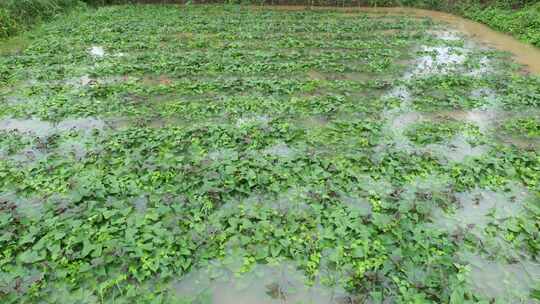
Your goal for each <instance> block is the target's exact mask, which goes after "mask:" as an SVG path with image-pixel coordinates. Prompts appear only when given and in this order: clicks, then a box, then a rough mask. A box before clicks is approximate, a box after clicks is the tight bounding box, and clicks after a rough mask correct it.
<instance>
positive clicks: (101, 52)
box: [88, 45, 105, 58]
mask: <svg viewBox="0 0 540 304" xmlns="http://www.w3.org/2000/svg"><path fill="white" fill-rule="evenodd" d="M88 52H89V53H90V55H92V57H94V58H102V57H104V56H105V49H104V48H103V47H101V46H96V45H94V46H92V47H91V48H90V50H89V51H88Z"/></svg>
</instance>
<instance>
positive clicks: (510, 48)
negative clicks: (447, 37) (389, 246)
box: [255, 5, 540, 74]
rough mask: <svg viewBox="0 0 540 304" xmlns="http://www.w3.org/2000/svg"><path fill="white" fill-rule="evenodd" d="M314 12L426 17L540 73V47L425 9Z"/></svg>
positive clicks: (450, 15)
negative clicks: (508, 53) (506, 54)
mask: <svg viewBox="0 0 540 304" xmlns="http://www.w3.org/2000/svg"><path fill="white" fill-rule="evenodd" d="M272 8H276V9H284V10H304V9H307V8H308V7H307V6H282V5H278V6H272ZM255 9H267V7H264V8H262V7H260V8H258V7H255ZM311 9H315V10H328V9H331V10H339V11H343V12H347V13H356V12H363V13H372V14H383V15H404V16H413V17H420V18H423V17H428V18H431V19H433V20H436V21H442V22H445V23H448V24H450V26H451V27H453V28H455V29H456V30H458V31H459V32H462V33H464V34H465V35H467V36H469V37H470V38H472V39H473V40H474V41H476V42H479V43H481V44H485V45H487V46H490V47H493V48H495V49H497V50H500V51H505V52H510V53H511V54H512V55H513V56H514V60H515V61H516V62H518V63H520V64H522V65H524V66H526V68H527V70H528V71H529V72H532V73H534V74H540V48H536V47H534V46H532V45H529V44H527V43H523V42H521V41H519V40H517V39H516V38H514V37H512V36H510V35H507V34H504V33H501V32H497V31H495V30H492V29H491V28H489V27H488V26H486V25H484V24H481V23H478V22H475V21H471V20H467V19H465V18H461V17H458V16H455V15H452V14H448V13H443V12H437V11H430V10H424V9H415V8H405V7H376V8H374V7H358V8H336V7H312V8H311Z"/></svg>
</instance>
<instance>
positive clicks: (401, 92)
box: [386, 86, 412, 102]
mask: <svg viewBox="0 0 540 304" xmlns="http://www.w3.org/2000/svg"><path fill="white" fill-rule="evenodd" d="M386 97H387V98H397V99H400V100H401V101H404V102H410V101H411V100H412V94H411V91H409V89H408V88H407V87H406V86H397V87H394V88H392V90H391V91H390V92H388V93H387V94H386Z"/></svg>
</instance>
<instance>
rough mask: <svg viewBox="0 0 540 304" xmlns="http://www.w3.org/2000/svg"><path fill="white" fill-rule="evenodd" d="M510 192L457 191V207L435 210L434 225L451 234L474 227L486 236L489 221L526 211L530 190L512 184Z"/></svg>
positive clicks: (502, 219)
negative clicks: (525, 206) (525, 204)
mask: <svg viewBox="0 0 540 304" xmlns="http://www.w3.org/2000/svg"><path fill="white" fill-rule="evenodd" d="M508 190H509V191H507V192H503V191H494V190H489V189H473V190H471V191H468V192H460V193H456V195H455V197H456V199H457V205H456V206H454V207H455V208H454V210H448V211H444V210H442V209H435V210H434V211H433V214H432V218H433V224H434V226H435V227H437V228H441V229H443V230H447V231H448V232H450V233H454V232H456V231H457V230H458V229H465V230H471V231H472V232H473V233H474V234H476V235H477V236H479V237H480V238H484V236H483V230H484V229H485V228H486V227H487V226H488V225H489V224H495V225H496V224H498V223H500V221H504V220H506V219H508V218H512V217H516V216H518V215H520V213H521V212H524V210H525V208H524V203H525V201H526V198H527V196H528V192H527V190H526V189H524V188H523V187H522V186H520V185H511V186H510V189H508Z"/></svg>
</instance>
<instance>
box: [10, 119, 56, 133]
mask: <svg viewBox="0 0 540 304" xmlns="http://www.w3.org/2000/svg"><path fill="white" fill-rule="evenodd" d="M0 130H4V131H16V132H19V133H23V134H31V135H34V136H36V137H47V136H50V135H52V134H53V133H54V132H55V129H54V126H53V124H52V123H50V122H46V121H41V120H39V119H34V118H31V119H4V120H0Z"/></svg>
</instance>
